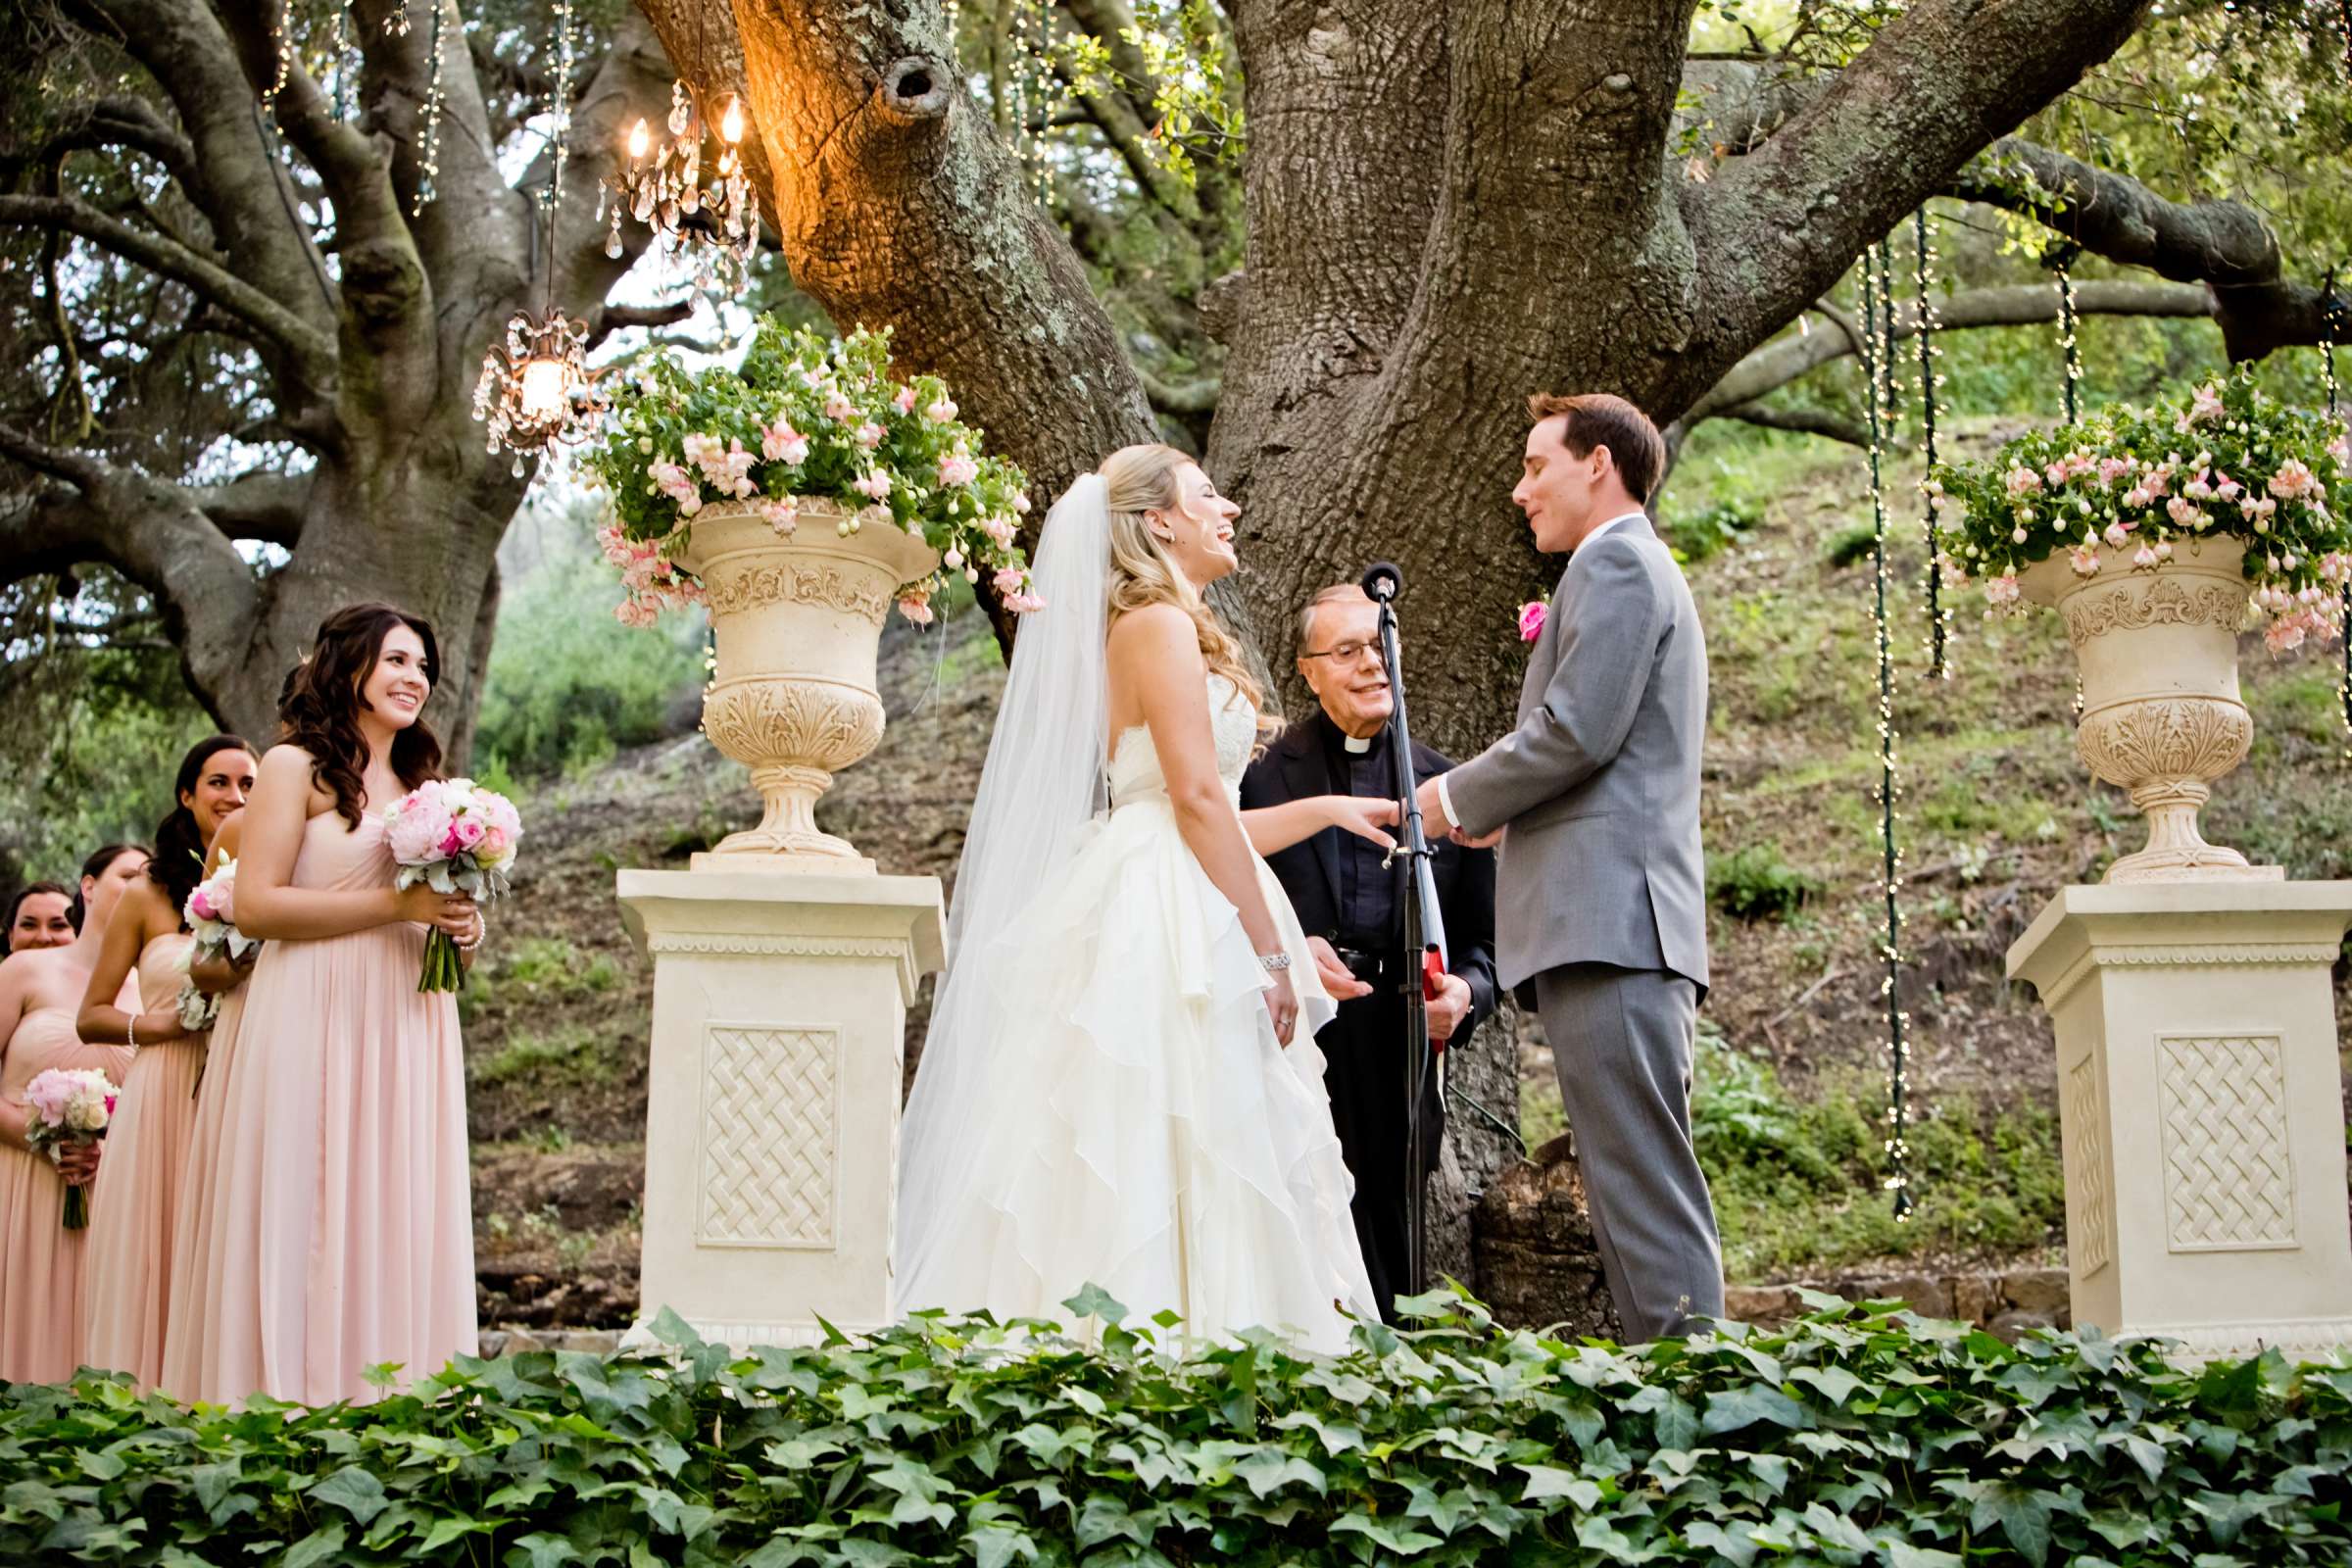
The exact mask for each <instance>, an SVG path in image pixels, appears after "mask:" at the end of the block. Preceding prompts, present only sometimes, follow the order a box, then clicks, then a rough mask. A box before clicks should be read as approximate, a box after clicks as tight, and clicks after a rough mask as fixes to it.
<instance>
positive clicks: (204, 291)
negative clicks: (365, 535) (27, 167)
mask: <svg viewBox="0 0 2352 1568" xmlns="http://www.w3.org/2000/svg"><path fill="white" fill-rule="evenodd" d="M0 223H14V224H19V225H22V226H25V227H30V228H44V229H58V230H62V231H63V232H66V233H69V234H76V235H79V236H80V237H81V238H83V239H86V240H88V241H90V242H91V243H92V244H94V245H98V246H100V247H102V248H104V249H106V250H109V251H112V252H113V253H114V254H115V255H117V256H120V257H122V258H123V260H125V261H129V262H135V263H137V264H138V265H139V266H141V267H144V268H147V269H148V270H151V271H155V272H159V273H161V274H163V275H164V276H166V277H169V278H171V279H172V281H174V282H177V283H183V284H185V285H186V286H187V287H189V288H191V289H193V290H195V291H196V293H198V294H199V295H201V296H202V297H203V298H204V299H205V300H206V301H208V302H209V303H211V304H213V305H216V306H218V307H219V308H220V309H221V310H222V311H225V312H227V313H228V314H229V315H230V316H232V317H234V318H235V319H238V320H239V321H242V322H243V323H244V324H245V325H247V326H249V327H251V328H252V329H253V330H254V331H255V332H256V333H258V334H259V336H260V340H261V341H262V343H263V344H264V345H265V346H266V347H270V348H274V349H276V350H277V351H278V352H279V354H280V356H282V360H283V367H282V368H284V369H285V370H286V371H287V372H288V374H289V378H290V379H291V380H292V381H293V382H295V383H296V388H297V390H298V391H299V392H301V393H302V394H304V395H305V396H303V397H297V398H294V399H291V400H290V401H292V402H295V403H297V404H299V403H301V402H303V401H307V400H308V398H309V397H314V396H318V395H319V394H321V393H322V392H323V391H324V389H327V388H330V387H331V386H332V385H333V383H334V375H335V346H334V340H333V339H332V338H331V337H329V336H327V335H326V334H325V333H323V332H320V331H319V330H318V329H317V328H315V327H313V326H312V325H311V324H310V323H309V322H307V321H305V320H304V319H302V318H301V317H299V316H297V315H296V314H295V313H294V312H292V311H289V310H287V309H286V308H285V307H284V306H282V305H280V304H279V303H278V302H277V301H276V300H274V299H272V298H270V296H269V295H268V294H265V293H264V292H262V291H261V290H260V289H258V288H255V287H254V286H253V285H252V284H250V283H248V282H246V281H245V280H244V279H243V278H241V277H238V276H237V275H236V274H234V273H232V272H230V271H228V270H226V269H225V268H222V267H219V266H217V265H215V264H214V263H212V262H209V261H207V260H205V259H204V258H203V257H201V256H199V255H197V254H196V253H195V252H194V251H191V250H189V249H187V248H186V247H185V246H183V245H179V244H177V243H175V242H173V241H172V240H168V239H165V238H163V237H161V236H160V235H155V234H148V233H145V232H143V231H141V230H139V229H136V228H133V227H131V226H130V225H129V224H128V223H125V222H123V221H120V220H119V219H113V218H109V217H108V216H107V215H106V214H104V213H102V212H100V211H98V209H97V208H95V207H92V206H90V205H89V204H88V203H87V202H84V201H80V200H78V199H76V198H73V197H60V196H0Z"/></svg>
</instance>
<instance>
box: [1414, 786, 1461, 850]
mask: <svg viewBox="0 0 2352 1568" xmlns="http://www.w3.org/2000/svg"><path fill="white" fill-rule="evenodd" d="M1413 799H1414V801H1415V802H1416V803H1417V804H1418V805H1419V806H1420V808H1421V831H1422V832H1423V833H1424V834H1425V835H1427V836H1428V837H1430V838H1436V837H1438V836H1440V835H1441V834H1450V833H1451V832H1452V831H1453V818H1452V817H1449V816H1447V815H1446V801H1445V798H1444V797H1443V796H1441V795H1440V794H1439V793H1438V781H1437V780H1436V779H1434V778H1425V779H1423V780H1422V781H1421V787H1420V788H1419V789H1418V790H1415V791H1414V792H1413Z"/></svg>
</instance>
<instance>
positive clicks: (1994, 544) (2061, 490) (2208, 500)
mask: <svg viewBox="0 0 2352 1568" xmlns="http://www.w3.org/2000/svg"><path fill="white" fill-rule="evenodd" d="M2348 479H2352V453H2348V451H2347V443H2346V435H2345V427H2344V425H2343V423H2342V422H2341V421H2339V420H2336V419H2332V418H2330V417H2328V416H2327V415H2325V414H2321V413H2318V412H2316V411H2311V410H2304V409H2297V408H2292V407H2289V406H2287V405H2284V404H2280V403H2278V402H2276V401H2275V400H2273V399H2271V398H2269V397H2267V396H2265V395H2264V394H2263V392H2262V391H2261V390H2260V389H2259V388H2258V387H2256V386H2255V384H2254V382H2253V379H2252V378H2251V376H2250V375H2249V374H2246V373H2239V374H2236V375H2232V376H2229V377H2227V378H2225V379H2222V380H2218V381H2212V382H2208V383H2206V384H2205V385H2202V386H2199V387H2197V388H2195V389H2194V390H2193V391H2191V392H2189V393H2188V394H2187V395H2186V397H2185V398H2184V399H2183V400H2182V401H2180V403H2179V404H2178V405H2177V406H2175V407H2171V408H2160V409H2157V410H2153V411H2150V412H2146V413H2142V412H2141V411H2139V410H2136V409H2133V408H2131V406H2130V405H2119V406H2117V407H2114V408H2110V409H2105V410H2101V411H2100V412H2099V413H2097V414H2095V415H2093V416H2092V417H2090V418H2089V419H2086V420H2085V421H2083V422H2082V423H2081V424H2070V425H2060V426H2058V427H2057V428H2055V429H2050V430H2036V431H2034V432H2031V433H2029V434H2027V435H2023V436H2020V437H2018V438H2017V439H2016V440H2014V441H2012V442H2010V443H2009V444H2008V445H2007V446H2005V447H2003V448H2002V449H2001V450H2000V453H1999V455H1998V456H1997V457H1995V458H1993V459H1991V460H1990V461H1988V462H1982V463H1971V464H1948V463H1947V464H1939V465H1937V466H1936V469H1935V471H1934V472H1933V473H1932V474H1930V476H1929V478H1928V481H1927V490H1928V494H1929V497H1930V499H1931V501H1932V502H1933V503H1934V505H1935V506H1936V512H1937V530H1936V534H1937V540H1938V542H1939V544H1940V545H1941V547H1942V550H1943V554H1944V559H1945V562H1946V566H1947V571H1948V572H1950V573H1951V574H1955V575H1958V576H1962V577H1966V578H1969V579H1972V580H1974V581H1977V582H1979V583H1982V584H1983V585H1984V589H1985V598H1986V600H1987V601H1988V603H1989V604H1990V605H1992V606H1993V607H1995V608H1999V607H2003V606H2007V605H2013V604H2016V603H2017V602H2018V601H2019V599H2020V598H2021V597H2025V595H2024V584H2023V581H2022V574H2023V573H2024V572H2025V571H2026V570H2027V569H2028V568H2030V567H2031V566H2033V565H2034V564H2036V563H2038V562H2044V561H2047V560H2050V559H2051V558H2052V557H2062V558H2064V562H2065V567H2066V571H2067V573H2068V574H2069V575H2070V576H2072V577H2074V578H2078V579H2085V580H2087V579H2090V578H2094V577H2097V576H2098V575H2099V574H2101V573H2103V572H2105V573H2125V572H2155V571H2158V570H2161V569H2162V568H2163V567H2164V566H2165V565H2166V564H2168V563H2170V562H2172V561H2173V560H2174V559H2175V558H2176V556H2177V555H2178V553H2179V552H2180V551H2181V550H2182V549H2183V548H2196V549H2197V550H2198V553H2199V554H2200V555H2202V554H2203V548H2202V547H2203V545H2204V544H2205V543H2206V542H2208V541H2223V540H2234V541H2237V542H2238V543H2239V544H2240V545H2241V546H2242V547H2243V550H2244V555H2243V572H2244V576H2245V579H2246V583H2247V586H2248V593H2249V597H2250V599H2251V600H2252V603H2253V607H2254V609H2255V610H2256V611H2257V612H2258V613H2259V614H2260V617H2261V621H2262V624H2263V626H2264V636H2265V639H2266V640H2267V641H2268V643H2269V644H2270V646H2271V647H2272V648H2273V649H2277V650H2283V649H2289V648H2294V647H2297V646H2299V645H2300V644H2301V643H2302V642H2303V640H2304V639H2305V638H2306V637H2323V638H2324V637H2332V636H2335V635H2337V634H2338V633H2339V632H2340V630H2341V627H2340V625H2339V624H2338V622H2339V620H2340V618H2341V612H2340V610H2339V608H2338V607H2339V595H2338V589H2339V588H2340V587H2341V586H2342V585H2343V584H2344V582H2345V581H2346V580H2347V579H2348V578H2352V516H2348V515H2347V510H2348V508H2347V502H2352V485H2348V484H2347V480H2348Z"/></svg>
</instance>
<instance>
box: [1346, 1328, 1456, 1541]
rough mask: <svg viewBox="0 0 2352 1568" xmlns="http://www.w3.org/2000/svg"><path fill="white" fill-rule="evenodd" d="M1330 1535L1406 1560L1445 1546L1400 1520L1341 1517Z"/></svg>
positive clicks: (1355, 1514) (1363, 1516)
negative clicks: (1358, 1539) (1366, 1541)
mask: <svg viewBox="0 0 2352 1568" xmlns="http://www.w3.org/2000/svg"><path fill="white" fill-rule="evenodd" d="M1398 1304H1399V1305H1401V1304H1402V1303H1401V1302H1399V1303H1398ZM1331 1533H1332V1534H1333V1535H1335V1536H1340V1535H1358V1536H1368V1537H1370V1538H1371V1540H1372V1541H1373V1542H1374V1544H1378V1545H1383V1546H1386V1547H1388V1548H1389V1549H1390V1550H1391V1551H1393V1552H1396V1553H1397V1555H1398V1556H1402V1557H1410V1556H1412V1555H1413V1554H1414V1553H1416V1552H1423V1551H1427V1550H1428V1549H1429V1548H1430V1547H1432V1546H1442V1545H1444V1544H1445V1543H1444V1542H1443V1541H1440V1540H1439V1539H1438V1538H1437V1537H1435V1536H1431V1535H1424V1534H1423V1533H1422V1532H1420V1531H1418V1530H1415V1529H1414V1528H1412V1526H1410V1525H1407V1524H1405V1523H1403V1522H1402V1521H1401V1520H1396V1519H1375V1518H1373V1517H1372V1516H1371V1515H1369V1514H1361V1513H1348V1514H1342V1515H1341V1516H1340V1517H1339V1518H1338V1519H1336V1520H1334V1521H1333V1522H1332V1526H1331Z"/></svg>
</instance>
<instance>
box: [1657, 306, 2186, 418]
mask: <svg viewBox="0 0 2352 1568" xmlns="http://www.w3.org/2000/svg"><path fill="white" fill-rule="evenodd" d="M1822 308H1823V309H1824V310H1825V311H1827V310H1829V309H1830V308H1829V307H1828V306H1827V305H1826V302H1825V305H1824V306H1823V307H1822ZM1935 310H1936V330H1937V331H1939V332H1956V331H1966V330H1969V329H1971V328H1975V327H1982V326H2031V325H2034V324H2036V323H2039V322H2043V321H2055V320H2056V319H2058V285H2057V284H2055V283H2012V284H2006V285H2003V286H2001V287H1997V288H1980V289H1971V290H1969V291H1968V292H1967V293H1965V294H1955V295H1953V296H1951V297H1950V298H1949V299H1945V300H1942V301H1939V302H1937V303H1936V307H1935ZM2075 310H2076V312H2077V314H2079V315H2082V316H2171V317H2184V316H2186V317H2195V316H2211V315H2212V314H2213V295H2212V294H2211V292H2209V291H2208V290H2206V289H2204V288H2202V287H2199V286H2197V285H2195V284H2189V283H2151V282H2140V281H2111V280H2109V279H2105V278H2087V279H2084V280H2083V281H2082V282H2079V283H2077V284H2076V285H2075ZM1833 319H1843V326H1844V329H1843V330H1841V331H1836V332H1805V333H1800V334H1798V335H1797V336H1794V337H1787V336H1784V337H1781V338H1779V339H1777V340H1775V341H1774V342H1771V343H1767V344H1766V345H1764V347H1762V348H1760V349H1758V350H1756V351H1755V352H1754V353H1753V354H1750V355H1749V356H1748V357H1747V358H1746V359H1744V360H1741V361H1740V363H1739V364H1738V365H1736V366H1734V367H1733V368H1731V370H1730V371H1729V372H1728V373H1727V374H1726V375H1725V376H1724V378H1723V379H1722V380H1720V381H1718V382H1716V383H1715V385H1714V386H1713V387H1712V388H1710V389H1709V390H1708V392H1707V394H1706V395H1705V396H1704V397H1702V398H1700V399H1698V401H1696V402H1695V403H1693V404H1691V408H1690V411H1689V412H1688V413H1687V414H1686V415H1685V416H1684V418H1685V420H1686V421H1688V422H1691V423H1695V422H1697V421H1698V420H1700V419H1705V418H1712V417H1717V416H1722V415H1730V414H1731V413H1732V411H1733V410H1734V409H1736V408H1739V407H1740V406H1742V405H1745V404H1751V403H1753V402H1754V401H1755V400H1756V399H1757V398H1760V397H1763V396H1765V395H1766V394H1767V393H1770V392H1773V391H1775V390H1777V389H1779V388H1781V387H1784V386H1787V385H1788V384H1789V382H1791V381H1793V380H1795V379H1797V377H1799V376H1801V375H1805V374H1808V373H1810V372H1811V371H1813V370H1816V369H1819V368H1821V367H1822V366H1825V365H1827V364H1829V363H1830V362H1831V361H1832V360H1838V359H1842V358H1844V357H1845V356H1846V355H1849V354H1854V353H1857V352H1859V350H1860V338H1861V334H1860V330H1859V329H1858V328H1857V327H1855V326H1854V325H1853V323H1852V320H1851V319H1850V318H1845V316H1844V313H1843V312H1842V311H1838V312H1835V315H1834V317H1833ZM1918 330H1919V312H1918V308H1917V307H1916V306H1915V305H1914V304H1913V303H1912V302H1910V301H1908V300H1898V301H1897V302H1896V303H1895V312H1894V335H1895V336H1896V337H1897V338H1907V337H1910V336H1911V335H1913V334H1914V333H1916V332H1917V331H1918Z"/></svg>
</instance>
